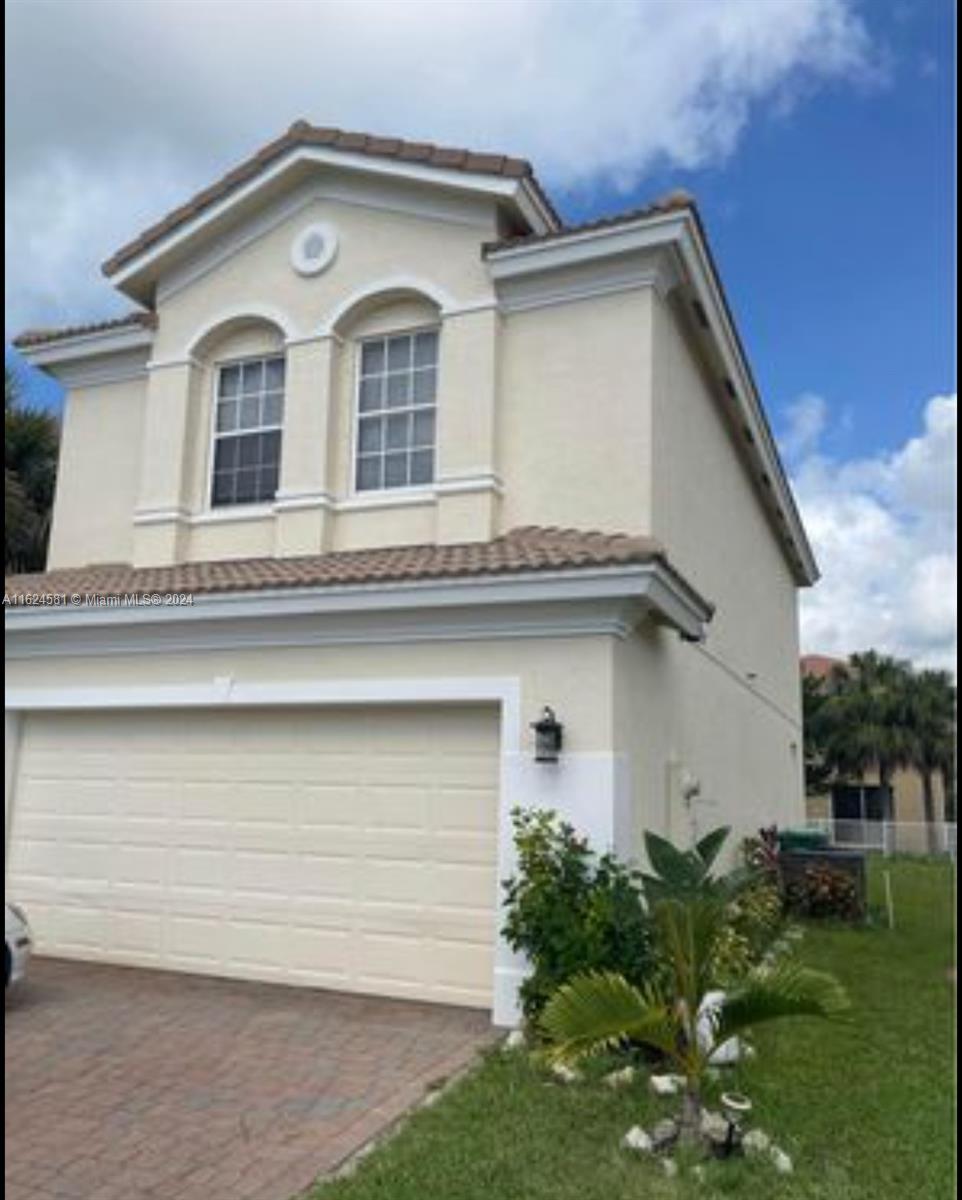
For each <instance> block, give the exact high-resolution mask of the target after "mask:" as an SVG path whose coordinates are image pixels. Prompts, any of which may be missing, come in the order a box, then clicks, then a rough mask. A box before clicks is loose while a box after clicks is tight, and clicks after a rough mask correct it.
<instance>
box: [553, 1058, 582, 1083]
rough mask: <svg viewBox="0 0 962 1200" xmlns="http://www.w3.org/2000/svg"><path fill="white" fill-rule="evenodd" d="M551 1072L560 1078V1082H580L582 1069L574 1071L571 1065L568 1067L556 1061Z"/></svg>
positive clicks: (556, 1077)
mask: <svg viewBox="0 0 962 1200" xmlns="http://www.w3.org/2000/svg"><path fill="white" fill-rule="evenodd" d="M551 1074H552V1075H553V1076H554V1077H555V1079H557V1080H558V1082H559V1083H578V1082H579V1081H580V1079H581V1072H580V1071H572V1069H571V1068H570V1067H566V1066H565V1065H564V1063H555V1065H554V1066H553V1067H552V1068H551Z"/></svg>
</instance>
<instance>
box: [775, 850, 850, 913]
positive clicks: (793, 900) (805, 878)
mask: <svg viewBox="0 0 962 1200" xmlns="http://www.w3.org/2000/svg"><path fill="white" fill-rule="evenodd" d="M785 902H786V904H787V906H788V908H789V910H790V911H791V912H794V913H798V915H799V916H803V917H835V918H836V919H838V920H841V921H857V920H859V919H861V918H862V917H863V916H864V915H865V913H864V908H863V904H862V900H861V897H860V896H859V890H858V885H857V883H856V880H855V879H854V878H853V877H852V876H851V875H850V874H849V873H848V872H847V871H842V870H839V869H838V868H836V867H831V866H829V865H828V864H827V863H813V864H812V866H810V867H806V868H805V871H804V873H803V874H802V875H801V876H799V877H797V878H795V879H792V880H791V881H790V882H788V883H787V884H786V887H785Z"/></svg>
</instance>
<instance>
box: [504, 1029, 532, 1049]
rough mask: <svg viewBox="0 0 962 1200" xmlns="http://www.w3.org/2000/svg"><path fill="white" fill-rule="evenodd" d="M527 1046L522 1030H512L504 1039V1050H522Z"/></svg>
mask: <svg viewBox="0 0 962 1200" xmlns="http://www.w3.org/2000/svg"><path fill="white" fill-rule="evenodd" d="M526 1044H527V1039H526V1038H525V1036H524V1030H523V1029H512V1030H511V1032H510V1033H509V1034H508V1036H507V1037H506V1038H505V1039H504V1049H505V1050H523V1049H524V1047H525V1045H526Z"/></svg>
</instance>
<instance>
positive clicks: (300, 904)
mask: <svg viewBox="0 0 962 1200" xmlns="http://www.w3.org/2000/svg"><path fill="white" fill-rule="evenodd" d="M497 779H498V729H497V714H496V713H495V712H494V711H493V710H490V709H485V708H475V707H462V708H458V707H446V708H443V709H442V708H423V707H411V706H409V707H396V708H392V707H384V708H356V709H355V708H351V709H346V708H345V709H313V710H305V709H296V710H277V709H274V710H270V711H263V710H245V711H238V710H234V711H232V712H226V711H223V712H210V711H198V710H195V711H190V712H187V711H184V712H164V711H152V712H128V713H96V714H87V713H58V714H30V715H28V716H27V717H26V718H25V720H24V725H23V741H22V744H21V749H20V756H19V768H18V779H17V786H16V791H15V794H14V813H13V828H12V839H11V854H10V859H9V863H8V877H7V890H8V894H9V895H10V896H11V897H13V898H15V899H18V900H20V901H22V902H23V904H24V905H25V907H26V908H27V910H28V913H29V915H30V917H31V920H32V922H33V924H34V926H35V932H36V934H37V937H38V943H39V948H40V949H41V951H46V952H47V953H50V954H58V955H62V956H71V957H82V958H87V959H97V960H102V961H107V962H116V963H130V964H135V965H146V966H156V967H164V968H172V969H177V970H185V971H197V972H202V973H210V974H217V975H229V976H240V977H244V978H255V979H266V980H281V981H285V982H289V983H303V984H308V985H313V986H319V987H331V988H339V989H345V990H350V991H361V992H376V993H379V994H382V995H391V996H405V997H417V998H420V999H426V1000H437V1001H445V1002H449V1003H454V1004H470V1005H484V1006H487V1005H489V1004H490V1002H491V985H492V964H493V951H494V938H495V916H494V906H495V899H496V890H497V879H496V870H495V859H496V841H497V792H498V788H497Z"/></svg>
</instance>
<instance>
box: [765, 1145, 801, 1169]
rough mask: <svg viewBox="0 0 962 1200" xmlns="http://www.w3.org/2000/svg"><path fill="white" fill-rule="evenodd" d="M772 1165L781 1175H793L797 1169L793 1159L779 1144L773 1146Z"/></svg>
mask: <svg viewBox="0 0 962 1200" xmlns="http://www.w3.org/2000/svg"><path fill="white" fill-rule="evenodd" d="M770 1154H771V1159H772V1166H773V1167H774V1168H775V1170H776V1171H778V1172H779V1174H780V1175H791V1173H792V1171H794V1170H795V1168H794V1166H793V1165H792V1160H791V1159H790V1158H789V1157H788V1155H787V1154H786V1153H785V1151H784V1150H782V1149H780V1148H779V1147H778V1146H772V1148H771V1151H770Z"/></svg>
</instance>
